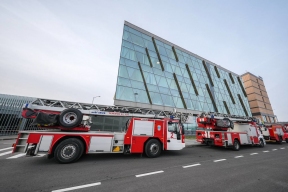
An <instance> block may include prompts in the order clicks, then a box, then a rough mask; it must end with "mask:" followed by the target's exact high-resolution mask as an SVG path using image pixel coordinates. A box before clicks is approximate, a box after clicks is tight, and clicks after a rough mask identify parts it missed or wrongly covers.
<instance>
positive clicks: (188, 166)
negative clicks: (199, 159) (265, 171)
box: [182, 163, 201, 169]
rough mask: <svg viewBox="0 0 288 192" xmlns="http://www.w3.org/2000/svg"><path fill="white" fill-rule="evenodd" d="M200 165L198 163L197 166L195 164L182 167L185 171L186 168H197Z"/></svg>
mask: <svg viewBox="0 0 288 192" xmlns="http://www.w3.org/2000/svg"><path fill="white" fill-rule="evenodd" d="M198 165H201V164H200V163H196V164H193V165H186V166H182V167H183V168H184V169H185V168H188V167H195V166H198Z"/></svg>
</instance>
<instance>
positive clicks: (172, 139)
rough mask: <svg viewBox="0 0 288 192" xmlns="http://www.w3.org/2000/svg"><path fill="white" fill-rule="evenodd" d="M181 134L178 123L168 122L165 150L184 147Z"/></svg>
mask: <svg viewBox="0 0 288 192" xmlns="http://www.w3.org/2000/svg"><path fill="white" fill-rule="evenodd" d="M182 134H183V133H182V130H180V126H179V124H178V123H175V122H168V129H167V150H180V149H183V148H184V147H185V143H183V142H182Z"/></svg>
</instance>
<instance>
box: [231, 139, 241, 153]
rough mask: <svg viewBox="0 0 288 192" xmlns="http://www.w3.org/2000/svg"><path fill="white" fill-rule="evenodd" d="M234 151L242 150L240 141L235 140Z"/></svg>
mask: <svg viewBox="0 0 288 192" xmlns="http://www.w3.org/2000/svg"><path fill="white" fill-rule="evenodd" d="M232 149H233V150H234V151H239V150H240V143H239V141H238V140H237V139H234V142H233V146H232Z"/></svg>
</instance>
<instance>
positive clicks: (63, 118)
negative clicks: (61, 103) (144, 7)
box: [59, 108, 83, 128]
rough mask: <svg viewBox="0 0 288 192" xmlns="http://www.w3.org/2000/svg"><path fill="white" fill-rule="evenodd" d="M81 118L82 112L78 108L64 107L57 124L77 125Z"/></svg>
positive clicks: (66, 126) (68, 126)
mask: <svg viewBox="0 0 288 192" xmlns="http://www.w3.org/2000/svg"><path fill="white" fill-rule="evenodd" d="M82 118H83V114H82V113H81V111H79V110H78V109H73V108H70V109H65V110H64V111H62V112H61V114H60V116H59V124H60V125H61V126H62V127H65V128H74V127H77V126H78V125H79V124H80V123H81V121H82Z"/></svg>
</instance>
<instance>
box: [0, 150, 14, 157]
mask: <svg viewBox="0 0 288 192" xmlns="http://www.w3.org/2000/svg"><path fill="white" fill-rule="evenodd" d="M11 153H12V151H7V152H4V153H0V156H3V155H7V154H11Z"/></svg>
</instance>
